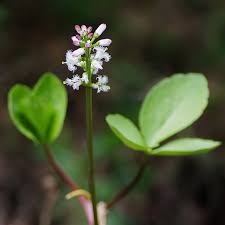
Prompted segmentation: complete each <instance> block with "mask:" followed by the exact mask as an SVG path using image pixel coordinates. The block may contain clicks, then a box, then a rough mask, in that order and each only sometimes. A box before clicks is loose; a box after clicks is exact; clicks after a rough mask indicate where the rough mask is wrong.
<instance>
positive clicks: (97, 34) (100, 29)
mask: <svg viewBox="0 0 225 225" xmlns="http://www.w3.org/2000/svg"><path fill="white" fill-rule="evenodd" d="M105 29H106V24H104V23H102V24H101V25H100V26H99V27H98V28H97V29H96V31H95V35H96V36H100V35H101V34H102V33H103V32H104V31H105Z"/></svg>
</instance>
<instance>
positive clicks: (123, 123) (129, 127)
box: [106, 114, 148, 150]
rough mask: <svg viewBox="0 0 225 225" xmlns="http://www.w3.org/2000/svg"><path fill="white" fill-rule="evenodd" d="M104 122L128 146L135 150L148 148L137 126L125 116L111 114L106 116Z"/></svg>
mask: <svg viewBox="0 0 225 225" xmlns="http://www.w3.org/2000/svg"><path fill="white" fill-rule="evenodd" d="M106 122H107V123H108V125H109V126H110V128H111V130H112V131H113V132H114V133H115V135H116V136H117V137H118V138H119V139H120V140H121V141H122V142H123V143H124V144H125V145H127V146H128V147H130V148H132V149H135V150H146V149H148V147H147V146H146V145H145V142H144V139H143V137H142V135H141V133H140V131H139V130H138V128H137V127H136V126H135V125H134V124H133V122H132V121H130V120H129V119H127V118H126V117H124V116H122V115H119V114H114V115H112V114H111V115H108V116H107V117H106Z"/></svg>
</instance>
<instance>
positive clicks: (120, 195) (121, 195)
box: [107, 161, 147, 209]
mask: <svg viewBox="0 0 225 225" xmlns="http://www.w3.org/2000/svg"><path fill="white" fill-rule="evenodd" d="M146 165H147V162H146V161H144V163H143V164H142V165H141V166H140V168H139V170H138V172H137V174H136V176H135V177H134V178H133V179H132V181H131V182H130V183H129V184H128V185H127V186H125V187H124V188H123V189H122V190H121V191H120V192H119V193H118V194H117V195H116V196H115V197H114V198H113V199H112V200H111V201H110V202H109V203H108V204H107V209H110V208H112V207H113V206H114V205H115V204H117V203H118V202H119V201H121V200H122V199H123V198H125V197H126V196H127V195H128V194H129V193H130V192H131V191H132V190H133V188H134V187H135V186H136V184H137V183H138V182H139V181H140V179H141V177H142V175H143V173H144V171H145V168H146Z"/></svg>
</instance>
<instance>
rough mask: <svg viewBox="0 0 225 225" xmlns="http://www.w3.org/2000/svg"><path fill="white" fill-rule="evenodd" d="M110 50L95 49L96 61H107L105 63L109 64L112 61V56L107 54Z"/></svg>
mask: <svg viewBox="0 0 225 225" xmlns="http://www.w3.org/2000/svg"><path fill="white" fill-rule="evenodd" d="M107 50H108V48H104V47H102V46H96V47H94V51H96V54H95V59H97V60H103V59H104V60H105V62H108V61H109V60H110V59H111V55H110V54H109V53H108V52H106V51H107Z"/></svg>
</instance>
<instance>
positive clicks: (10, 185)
mask: <svg viewBox="0 0 225 225" xmlns="http://www.w3.org/2000/svg"><path fill="white" fill-rule="evenodd" d="M103 22H104V23H106V24H107V26H108V29H107V31H106V32H105V33H104V34H103V35H102V36H103V37H108V38H112V40H113V44H112V46H110V51H109V52H110V53H111V54H112V60H111V61H110V63H107V64H105V67H104V72H105V74H106V75H108V76H109V79H110V85H111V91H110V92H108V93H105V94H99V95H96V94H95V95H94V128H95V157H96V162H97V163H96V165H97V168H96V173H97V175H98V179H97V192H98V199H99V200H104V201H108V200H110V199H111V198H112V196H113V195H114V194H115V193H116V192H117V191H118V190H119V189H120V187H122V186H123V185H125V184H126V183H128V182H129V180H130V179H131V178H132V177H133V175H134V173H135V172H136V170H137V162H136V160H135V158H136V153H134V152H132V151H130V150H129V149H127V148H126V147H125V146H123V145H122V144H121V143H120V142H119V141H118V140H117V139H116V137H114V135H113V134H112V133H111V131H110V130H109V128H108V127H107V125H106V123H105V122H104V118H105V116H106V115H107V114H108V113H115V112H118V113H122V114H124V115H126V116H128V117H130V118H132V119H133V120H134V121H136V122H137V119H136V118H137V114H138V110H139V107H140V105H141V101H142V99H143V97H144V96H145V94H146V92H147V91H148V90H149V88H150V87H151V86H152V85H154V84H155V83H156V82H158V81H159V80H160V79H162V78H164V77H166V76H170V75H172V74H173V73H177V72H201V73H204V74H205V76H206V77H207V78H208V81H209V87H210V91H211V96H210V100H209V106H208V108H207V110H206V112H205V113H204V115H203V116H202V117H201V118H200V119H199V120H198V121H197V122H196V123H195V124H194V125H193V126H192V127H191V128H189V129H187V130H185V131H183V132H182V133H180V134H179V136H185V135H188V136H192V135H193V136H198V137H203V138H212V139H215V140H220V141H222V142H223V141H225V133H224V130H225V128H224V124H225V117H224V115H225V95H224V93H225V83H224V82H225V1H223V0H217V1H216V0H139V1H134V0H131V1H121V0H113V1H111V0H108V1H106V0H105V1H104V0H101V1H93V0H86V1H76V0H64V1H60V0H39V1H31V0H20V1H19V0H5V1H4V0H1V1H0V143H1V145H0V146H1V151H0V224H1V225H8V224H10V225H50V224H52V225H81V224H85V219H84V216H83V212H82V210H81V209H79V205H78V204H77V201H76V200H71V201H66V200H65V199H64V195H65V194H66V193H67V192H68V189H66V188H65V187H64V186H63V185H62V184H61V183H60V182H59V181H58V179H55V177H54V176H52V175H51V172H50V171H49V169H48V165H47V163H46V160H45V157H44V154H43V151H42V149H41V148H39V147H38V146H35V145H34V144H33V143H31V142H30V141H28V140H27V139H25V138H24V137H23V136H22V135H21V134H20V133H19V132H18V131H17V130H16V129H15V127H14V126H13V125H12V123H11V121H10V119H9V116H8V111H7V92H8V90H9V89H10V87H11V86H12V85H13V84H15V83H18V82H19V83H25V84H27V85H33V84H34V83H35V82H36V81H37V79H38V78H39V77H40V76H41V74H42V73H44V72H46V71H51V72H54V73H55V74H57V76H58V77H59V78H60V79H62V80H64V79H65V78H66V77H67V76H71V74H69V73H68V72H69V71H68V70H67V69H66V67H65V66H63V65H62V64H61V62H62V61H63V60H64V55H65V52H66V50H67V49H71V48H74V46H73V45H72V43H71V39H70V38H71V36H72V35H73V34H74V33H75V32H74V30H73V27H74V25H75V24H87V25H92V26H93V27H95V28H96V27H97V26H98V25H99V24H100V23H103ZM67 90H68V93H69V107H68V112H67V118H66V121H65V126H64V130H63V132H62V134H61V136H60V138H59V139H58V141H57V143H55V144H54V145H53V146H52V148H53V149H54V155H55V156H56V157H57V159H58V160H59V162H60V163H61V165H62V166H63V167H64V168H65V169H66V170H67V171H68V173H70V174H71V175H72V176H73V177H74V179H76V181H77V182H78V183H79V184H80V185H81V186H82V187H84V188H85V187H86V186H87V166H86V163H87V162H86V151H85V129H84V127H85V114H84V113H85V111H84V92H83V90H82V91H79V92H73V91H72V90H71V88H67ZM223 149H224V148H223V145H222V146H221V147H220V149H218V150H216V151H214V152H212V153H210V154H208V155H204V156H193V157H170V158H166V157H165V158H152V159H150V165H149V168H148V170H147V171H146V172H145V174H144V177H143V179H142V181H141V182H140V183H139V185H138V186H137V187H136V189H135V190H134V191H133V193H132V194H131V195H129V197H127V198H126V199H124V200H123V202H121V203H120V204H118V205H117V206H116V207H115V208H114V209H113V210H112V211H111V212H110V215H109V223H108V225H137V224H138V225H190V224H191V225H224V224H225V213H224V210H225V162H224V161H225V160H224V151H223Z"/></svg>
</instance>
